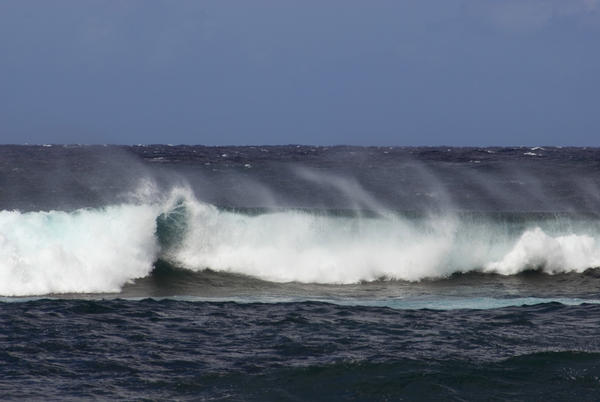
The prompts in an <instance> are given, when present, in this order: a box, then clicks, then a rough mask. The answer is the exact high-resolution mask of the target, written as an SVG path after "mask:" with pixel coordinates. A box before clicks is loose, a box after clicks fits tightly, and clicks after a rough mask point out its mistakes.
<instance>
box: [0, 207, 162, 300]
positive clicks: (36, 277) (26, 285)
mask: <svg viewBox="0 0 600 402" xmlns="http://www.w3.org/2000/svg"><path fill="white" fill-rule="evenodd" d="M156 215H157V210H156V207H152V206H148V205H121V206H111V207H107V208H103V209H97V210H85V209H82V210H78V211H75V212H70V213H67V212H60V211H50V212H30V213H21V212H17V211H1V212H0V294H1V295H4V296H24V295H42V294H50V293H69V292H79V293H82V292H83V293H87V292H117V291H119V290H120V289H121V287H122V286H123V285H124V284H125V283H127V282H129V281H131V280H132V279H135V278H139V277H143V276H146V275H148V274H149V273H150V272H151V270H152V264H153V262H154V260H155V259H156V256H157V253H158V245H157V241H156V238H155V236H154V232H155V226H156V223H155V218H156Z"/></svg>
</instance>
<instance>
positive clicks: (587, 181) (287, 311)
mask: <svg viewBox="0 0 600 402" xmlns="http://www.w3.org/2000/svg"><path fill="white" fill-rule="evenodd" d="M598 267H600V149H594V148H552V147H534V148H531V147H527V148H525V147H515V148H448V147H433V148H403V147H349V146H335V147H312V146H300V145H288V146H262V147H261V146H241V147H204V146H169V145H139V146H79V145H71V146H62V145H61V146H59V145H40V146H10V145H3V146H0V399H2V400H11V399H28V400H40V399H42V400H72V399H111V400H112V399H119V400H162V399H169V400H170V399H175V400H217V401H218V400H234V401H238V400H239V401H247V400H257V401H268V400H275V401H281V400H308V401H315V400H322V401H332V400H346V399H348V400H450V401H452V400H455V401H463V400H510V401H515V400H523V401H529V400H536V401H548V400H577V401H587V400H589V401H593V400H600V270H598V269H597V268H598Z"/></svg>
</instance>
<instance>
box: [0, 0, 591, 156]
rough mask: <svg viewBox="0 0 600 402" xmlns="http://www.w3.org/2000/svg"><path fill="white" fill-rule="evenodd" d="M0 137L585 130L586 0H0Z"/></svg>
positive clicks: (239, 138)
mask: <svg viewBox="0 0 600 402" xmlns="http://www.w3.org/2000/svg"><path fill="white" fill-rule="evenodd" d="M0 142H1V143H26V142H28V143H125V144H127V143H131V144H137V143H174V144H179V143H187V144H208V145H219V144H240V145H243V144H288V143H302V144H359V145H442V144H446V145H540V144H547V145H600V0H415V1H413V0H390V1H386V0H370V1H367V0H364V1H358V0H340V1H333V0H319V1H311V0H298V1H286V0H271V1H262V0H230V1H229V0H214V1H210V0H191V1H185V0H172V1H153V0H139V1H126V0H112V1H111V0H98V1H92V0H63V1H61V0H53V1H47V0H39V1H35V0H0Z"/></svg>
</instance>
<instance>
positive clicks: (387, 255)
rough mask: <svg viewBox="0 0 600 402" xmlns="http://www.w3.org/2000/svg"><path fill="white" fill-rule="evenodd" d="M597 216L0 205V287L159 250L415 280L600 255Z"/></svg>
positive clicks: (40, 285)
mask: <svg viewBox="0 0 600 402" xmlns="http://www.w3.org/2000/svg"><path fill="white" fill-rule="evenodd" d="M599 228H600V226H599V222H597V221H589V220H588V221H584V220H573V219H571V218H566V217H562V218H561V217H559V218H554V219H538V218H535V219H534V218H526V219H520V220H503V219H496V218H494V219H492V218H491V217H468V216H458V215H453V214H446V215H432V216H426V217H407V216H403V215H398V214H391V213H389V214H388V213H384V214H380V215H376V216H364V215H361V214H358V213H357V214H356V215H340V214H324V213H315V212H310V211H298V210H284V211H274V212H273V211H272V212H264V213H259V214H248V213H244V212H239V211H232V210H223V209H219V208H217V207H215V206H213V205H210V204H206V203H203V202H200V201H198V200H197V199H195V198H194V197H193V196H192V195H191V192H190V191H185V190H181V189H179V190H174V191H173V192H172V193H171V194H170V195H169V196H168V197H166V199H164V200H162V201H157V202H147V201H146V202H140V201H138V202H134V203H130V204H123V205H114V206H108V207H105V208H100V209H80V210H76V211H73V212H62V211H47V212H28V213H23V212H19V211H1V212H0V294H1V295H3V296H25V295H43V294H51V293H102V292H118V291H119V290H120V289H121V287H122V286H123V285H125V284H126V283H129V282H131V281H133V280H135V279H137V278H141V277H145V276H148V275H150V274H151V272H152V270H153V265H154V263H155V262H156V260H157V259H162V260H165V261H168V262H170V263H171V264H173V265H175V266H178V267H180V268H184V269H189V270H193V271H200V270H204V269H207V268H209V269H211V270H214V271H221V272H231V273H238V274H244V275H249V276H253V277H256V278H260V279H263V280H266V281H273V282H291V281H296V282H306V283H323V284H334V283H335V284H349V283H357V282H362V281H374V280H381V279H388V280H405V281H418V280H422V279H426V278H440V277H447V276H449V275H452V274H454V273H459V272H460V273H464V272H469V271H481V272H487V273H497V274H502V275H513V274H517V273H519V272H522V271H525V270H530V269H536V270H540V271H542V272H545V273H549V274H556V273H563V272H583V271H585V270H586V269H588V268H593V267H598V266H600V243H599V241H598V239H600V230H599Z"/></svg>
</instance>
